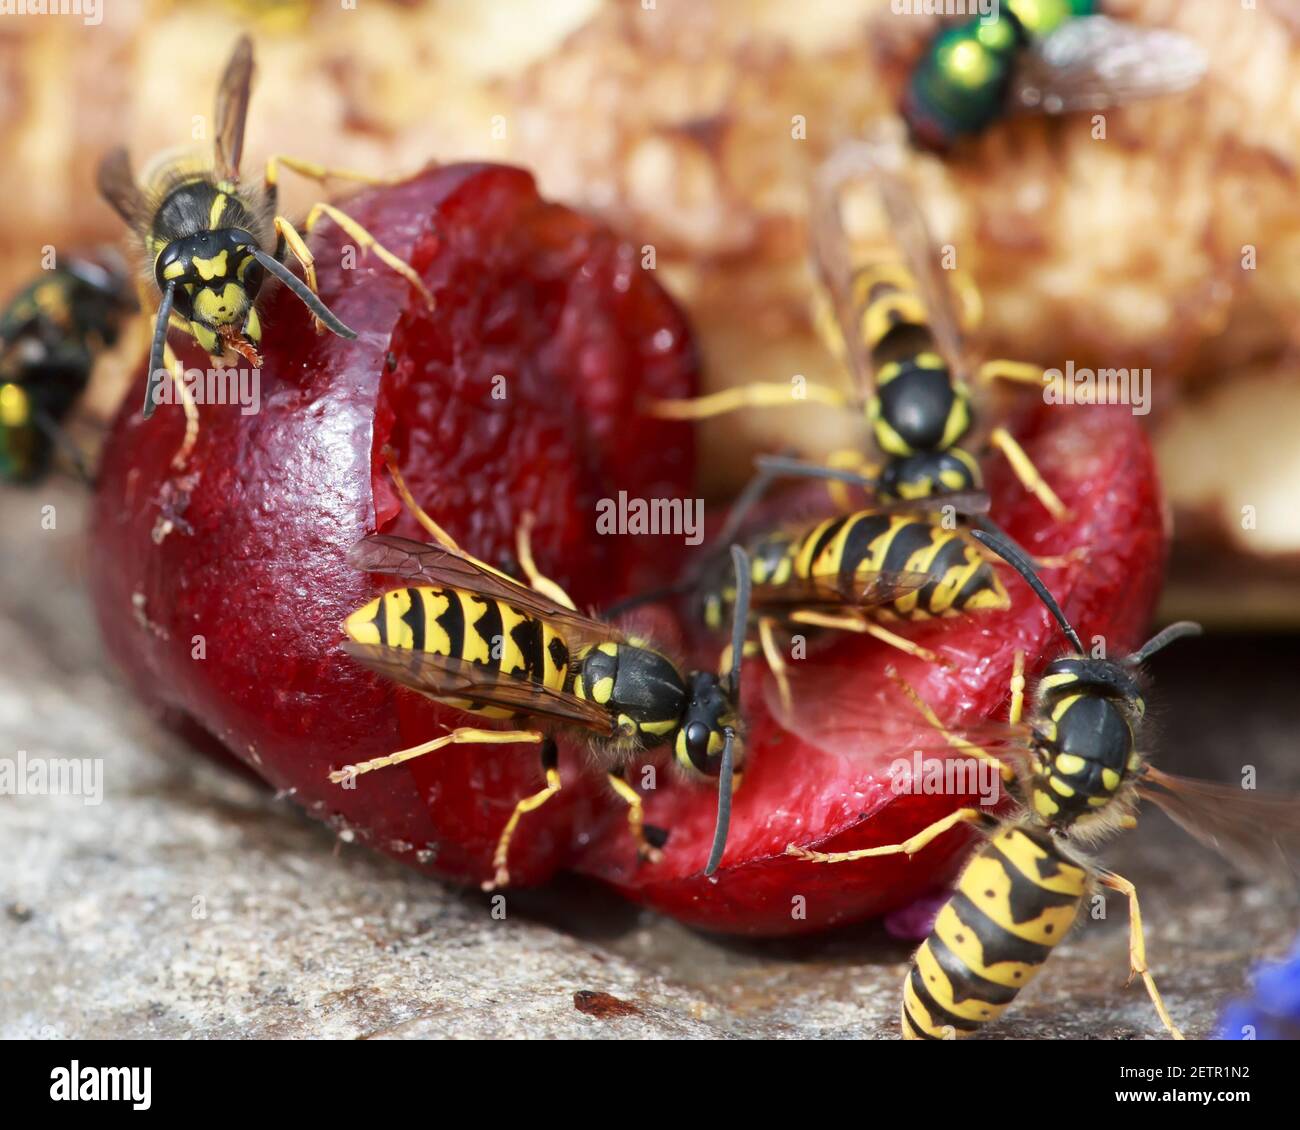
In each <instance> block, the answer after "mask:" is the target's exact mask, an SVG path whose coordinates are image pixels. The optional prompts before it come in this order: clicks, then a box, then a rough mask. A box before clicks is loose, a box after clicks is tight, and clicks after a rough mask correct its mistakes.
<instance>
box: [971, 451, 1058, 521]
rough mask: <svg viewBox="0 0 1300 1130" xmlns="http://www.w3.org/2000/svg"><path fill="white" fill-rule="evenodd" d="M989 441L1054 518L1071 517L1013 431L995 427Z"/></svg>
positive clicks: (1026, 488) (1025, 486)
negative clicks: (1012, 436)
mask: <svg viewBox="0 0 1300 1130" xmlns="http://www.w3.org/2000/svg"><path fill="white" fill-rule="evenodd" d="M989 443H991V444H992V445H993V446H994V447H996V448H997V449H998V450H999V451H1001V452H1002V454H1003V455H1005V456H1006V457H1007V462H1008V463H1010V464H1011V469H1012V470H1013V471H1014V472H1015V473H1016V478H1018V479H1019V480H1020V482H1021V484H1022V485H1023V486H1024V488H1025V490H1027V491H1028V492H1029V493H1030V494H1032V495H1033V496H1034V497H1035V498H1037V499H1038V501H1039V502H1041V503H1042V504H1043V505H1044V506H1045V507H1046V508H1047V512H1048V513H1049V514H1050V515H1051V516H1052V517H1053V518H1055V519H1056V520H1057V521H1058V522H1064V521H1066V520H1068V519H1069V517H1070V511H1069V510H1068V509H1067V508H1066V506H1065V504H1064V503H1063V502H1062V501H1061V500H1060V499H1059V498H1057V496H1056V492H1055V491H1054V490H1052V488H1051V487H1049V486H1048V485H1047V481H1046V480H1045V479H1044V478H1043V476H1042V475H1040V474H1039V473H1038V468H1037V467H1035V466H1034V464H1033V461H1032V460H1031V459H1030V458H1029V456H1028V455H1026V454H1025V449H1024V448H1023V447H1021V446H1020V444H1018V443H1017V442H1016V441H1015V440H1014V439H1012V438H1011V433H1010V432H1009V431H1007V430H1006V428H994V429H993V432H992V434H991V435H990V436H989Z"/></svg>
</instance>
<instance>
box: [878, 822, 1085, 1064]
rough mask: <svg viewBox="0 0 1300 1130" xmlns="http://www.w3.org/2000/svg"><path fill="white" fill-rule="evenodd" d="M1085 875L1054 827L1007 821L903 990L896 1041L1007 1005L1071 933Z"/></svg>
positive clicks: (946, 1033)
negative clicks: (1063, 847)
mask: <svg viewBox="0 0 1300 1130" xmlns="http://www.w3.org/2000/svg"><path fill="white" fill-rule="evenodd" d="M1088 883H1089V875H1088V872H1087V870H1086V869H1085V868H1083V867H1081V866H1080V865H1079V864H1078V863H1075V862H1074V861H1072V860H1071V859H1069V858H1068V857H1066V856H1065V855H1063V854H1061V850H1060V846H1059V845H1058V844H1057V843H1056V842H1055V841H1054V840H1053V838H1052V836H1051V834H1050V833H1049V832H1048V831H1047V830H1046V829H1043V828H1040V827H1033V826H1030V825H1026V824H1016V825H1011V826H1008V827H1004V828H1003V829H1002V830H1001V831H999V832H998V833H997V834H996V835H994V837H993V838H992V839H991V840H990V841H989V842H988V843H987V844H986V845H985V846H984V848H983V849H982V850H981V851H980V852H979V853H978V854H977V855H976V856H975V858H974V859H972V860H971V861H970V863H969V864H967V866H966V870H965V871H963V872H962V875H961V878H960V879H959V880H958V881H957V890H956V891H955V892H954V894H953V896H952V898H951V899H949V900H948V902H947V903H945V904H944V907H943V909H942V910H941V911H940V912H939V916H938V918H937V919H936V920H935V923H934V929H933V930H932V931H931V933H930V936H929V937H928V938H927V939H926V940H925V941H924V942H923V943H922V944H921V948H920V949H919V950H917V951H916V956H915V957H914V958H913V959H912V968H911V971H910V972H909V973H908V976H907V981H906V983H905V984H904V987H903V1013H902V1021H903V1038H904V1039H908V1040H941V1039H961V1038H962V1037H965V1036H970V1035H972V1034H973V1033H975V1032H976V1031H978V1030H979V1028H980V1026H981V1025H983V1024H987V1023H988V1022H989V1021H991V1020H995V1019H997V1017H998V1016H1000V1015H1001V1014H1002V1012H1003V1011H1004V1010H1005V1009H1006V1008H1007V1006H1008V1005H1010V1004H1011V1002H1012V1001H1013V1000H1014V999H1015V997H1016V994H1017V993H1018V992H1019V991H1020V990H1021V989H1022V988H1024V986H1025V985H1027V984H1029V982H1030V981H1032V980H1033V979H1034V977H1035V976H1036V975H1037V973H1038V971H1039V969H1040V968H1041V967H1042V965H1043V962H1045V961H1046V960H1047V958H1048V956H1049V955H1050V954H1051V952H1052V949H1053V947H1054V946H1055V945H1056V944H1057V943H1058V942H1059V941H1060V940H1061V939H1062V938H1063V937H1065V935H1066V933H1067V932H1068V931H1069V929H1070V926H1071V924H1072V923H1073V922H1074V919H1075V916H1076V914H1077V913H1078V910H1079V904H1080V903H1081V902H1082V901H1083V898H1084V895H1085V894H1086V893H1087V891H1088Z"/></svg>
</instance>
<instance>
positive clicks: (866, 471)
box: [826, 447, 880, 511]
mask: <svg viewBox="0 0 1300 1130" xmlns="http://www.w3.org/2000/svg"><path fill="white" fill-rule="evenodd" d="M826 466H828V467H830V468H832V469H833V470H836V471H851V472H853V473H854V474H856V475H861V476H862V477H863V478H864V479H875V478H877V477H878V476H879V474H880V468H879V467H877V466H876V465H875V464H874V463H872V462H870V460H868V459H867V457H866V456H865V455H864V454H863V453H862V452H860V451H854V450H853V449H852V448H844V447H842V448H838V449H837V450H835V451H832V452H831V453H830V454H829V455H828V456H827V457H826ZM826 489H827V490H828V491H829V492H830V496H831V501H832V502H834V503H835V505H836V506H837V507H838V508H839V509H840V510H844V511H851V510H855V509H857V504H856V503H855V501H854V499H853V495H852V494H851V493H850V490H849V485H848V484H847V483H844V482H840V481H837V480H835V479H831V480H830V482H829V483H828V485H827V488H826Z"/></svg>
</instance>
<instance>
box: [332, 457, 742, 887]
mask: <svg viewBox="0 0 1300 1130" xmlns="http://www.w3.org/2000/svg"><path fill="white" fill-rule="evenodd" d="M390 471H392V472H393V479H394V482H395V483H396V484H397V488H398V492H399V494H401V495H402V498H403V500H404V502H405V503H406V505H407V506H408V507H410V509H411V511H412V513H414V514H415V516H416V518H417V519H418V520H419V521H420V523H421V525H422V526H423V527H424V528H425V529H426V530H428V531H429V533H430V534H431V535H432V536H433V538H434V541H435V542H436V544H425V543H421V542H416V541H410V540H408V539H405V538H397V537H390V536H386V535H377V536H371V537H367V538H363V539H362V540H361V541H359V542H358V543H357V544H356V545H355V546H354V547H353V549H352V551H351V555H350V560H351V562H352V563H353V564H354V565H355V566H356V567H357V568H358V569H362V570H364V571H366V572H370V573H381V574H384V575H386V576H392V577H400V578H402V579H404V580H406V581H408V582H411V583H410V584H408V585H407V586H405V587H402V588H397V589H393V590H391V591H389V592H386V593H384V594H383V595H382V596H379V597H376V598H375V599H374V600H371V601H370V602H368V603H367V604H365V605H363V606H362V607H361V608H359V609H357V610H356V611H355V612H353V613H352V614H351V615H349V616H348V617H347V619H346V620H345V621H344V624H343V631H344V634H345V635H346V636H347V640H346V641H345V642H344V644H343V648H344V650H345V651H346V652H347V653H348V654H349V655H350V656H352V657H353V658H354V659H355V660H357V661H358V662H359V663H361V664H363V665H364V666H366V667H368V668H370V669H371V670H373V671H375V672H377V673H379V674H381V675H384V676H385V677H387V678H389V679H392V680H393V681H394V682H396V683H398V684H399V685H401V686H403V687H406V688H408V689H410V690H414V691H417V692H419V693H421V694H424V695H427V696H428V697H430V698H432V699H434V700H435V701H437V702H443V703H446V704H448V705H451V706H455V707H457V708H459V709H462V710H466V711H469V712H472V713H478V714H483V715H486V716H489V717H496V718H508V717H516V716H519V717H523V718H531V719H534V720H536V722H537V723H541V724H544V723H546V722H551V723H554V724H555V725H556V726H560V727H568V728H576V729H580V730H585V731H587V732H588V733H589V734H590V735H591V743H590V744H591V750H592V753H593V755H594V758H595V760H596V762H597V763H598V764H599V765H601V766H602V767H603V768H604V769H605V771H606V773H607V775H608V780H609V783H610V786H611V787H612V788H613V789H614V791H615V792H616V793H617V794H618V795H619V797H620V798H621V799H622V800H623V801H624V802H625V803H626V804H627V805H628V823H629V826H630V827H631V829H632V833H633V835H634V837H635V838H636V840H637V844H638V850H639V851H640V853H641V855H642V857H643V858H647V859H650V860H651V861H653V860H655V859H657V858H658V848H659V846H661V845H662V839H660V842H659V843H653V842H651V840H652V839H655V838H659V837H658V836H657V835H656V833H654V832H653V831H652V830H651V829H649V828H647V827H646V826H645V824H644V821H643V818H642V804H641V798H640V795H639V794H638V793H637V792H636V790H635V789H634V788H633V787H632V786H631V785H630V784H629V783H628V782H627V780H626V777H625V774H626V770H627V767H628V765H629V764H630V763H631V762H632V761H633V760H634V759H635V758H637V757H639V756H640V755H642V754H643V753H646V752H648V751H652V750H654V749H656V748H659V747H662V746H664V745H667V744H671V746H672V751H673V759H674V763H675V764H676V766H677V767H678V768H679V769H680V770H681V771H682V772H683V774H684V775H685V776H686V777H687V778H688V779H691V780H695V781H704V780H711V779H716V780H717V781H718V820H717V828H716V831H715V835H714V842H713V847H712V850H711V851H710V853H709V860H708V863H707V865H706V868H705V873H706V874H710V875H711V874H713V872H714V871H715V870H716V869H717V867H718V864H719V863H720V862H721V859H722V853H723V851H724V850H725V848H726V841H727V830H728V827H729V824H730V818H731V795H732V790H733V785H734V783H735V781H736V779H737V775H738V774H739V772H740V770H741V766H742V764H743V761H744V747H743V743H742V740H741V734H740V725H741V721H740V701H739V700H740V665H741V660H742V657H743V654H744V631H745V619H746V608H747V603H748V598H747V595H746V589H747V587H748V576H749V567H748V561H747V559H746V557H745V554H744V551H743V550H741V549H740V548H739V547H736V548H734V549H733V551H732V557H733V560H734V565H735V570H736V578H737V585H738V586H739V589H740V595H739V596H738V597H737V600H736V608H737V611H736V617H735V630H734V631H733V640H732V647H731V648H730V649H728V651H727V653H726V658H725V660H724V667H725V668H726V674H724V675H715V674H713V673H712V672H708V671H692V672H684V671H683V670H682V669H681V667H679V666H678V665H677V664H676V663H674V662H673V661H672V660H671V659H669V658H668V657H667V656H666V655H664V654H663V653H662V652H660V651H658V650H656V649H655V648H654V647H653V646H652V645H651V644H650V643H649V642H648V641H646V640H643V639H640V638H638V637H635V636H630V635H626V634H624V633H622V632H620V631H618V629H616V628H614V627H612V626H611V625H610V624H607V623H602V622H601V621H599V620H594V619H591V618H590V617H587V616H584V615H582V614H581V613H579V612H577V611H576V610H575V608H574V605H573V602H572V600H570V599H569V597H568V595H567V594H566V593H565V592H564V590H563V589H561V588H560V587H559V586H558V585H557V584H556V583H555V582H554V581H552V580H550V579H549V578H547V577H545V576H543V575H541V574H540V573H538V572H537V570H536V568H535V566H534V565H533V561H532V553H531V550H530V548H529V541H528V536H527V529H528V526H527V524H525V525H524V526H523V527H521V530H520V538H519V561H520V563H521V566H522V568H523V569H524V571H525V574H526V575H527V576H528V578H529V581H530V585H531V587H530V586H528V585H524V584H521V583H520V582H518V581H516V580H514V579H513V578H511V577H509V576H507V575H506V574H504V573H502V572H500V571H498V570H496V569H494V568H492V567H491V566H490V565H487V564H485V563H484V562H482V561H479V560H478V559H477V558H475V557H472V556H471V555H469V554H468V553H466V552H464V551H463V550H462V549H461V548H460V547H459V546H458V545H457V544H456V543H455V542H454V541H453V540H451V538H450V537H449V535H447V534H446V532H445V531H443V530H442V528H441V527H440V526H438V524H437V523H436V522H434V521H433V520H432V519H431V518H430V517H429V516H428V515H427V514H425V513H424V511H423V510H421V509H420V507H419V506H418V504H416V502H415V501H414V499H413V498H411V496H410V494H409V492H408V491H407V489H406V486H405V483H404V482H403V480H402V478H401V476H400V474H398V473H397V472H396V468H395V467H394V466H392V465H391V464H390ZM458 743H469V744H493V745H499V744H515V743H531V744H538V745H540V747H541V760H542V771H543V773H544V775H545V780H546V784H545V787H544V788H542V789H541V790H540V791H538V792H536V793H534V794H532V795H531V796H528V797H525V798H523V799H521V800H520V801H519V802H518V803H517V804H516V805H515V809H514V812H513V813H512V814H511V816H510V819H509V820H508V821H507V823H506V826H505V828H504V830H503V831H502V833H501V836H500V839H499V840H498V842H497V848H496V852H495V854H494V857H493V868H494V870H495V876H494V878H493V879H492V880H491V881H490V882H487V883H485V884H484V889H485V890H491V889H493V888H494V887H500V886H504V885H506V884H507V883H508V882H509V869H508V866H507V863H508V857H509V851H510V843H511V840H512V838H513V836H514V833H515V829H516V827H517V826H518V824H519V821H520V819H521V818H522V817H523V815H524V814H525V813H528V812H532V811H534V810H535V809H537V808H539V807H540V806H541V805H543V804H545V803H546V801H548V800H549V799H550V798H551V797H553V796H554V795H555V794H556V793H557V792H559V791H560V773H559V767H558V752H557V749H556V744H555V739H554V737H553V736H552V735H551V734H550V732H548V730H547V729H542V728H536V727H530V728H528V729H515V730H488V729H478V728H471V727H462V728H458V729H456V730H453V731H452V732H451V733H449V734H445V735H443V736H442V737H439V738H435V739H433V740H432V741H429V742H425V743H423V744H421V745H418V746H413V747H412V748H410V749H405V750H401V751H399V752H397V753H393V754H389V755H387V756H385V757H380V758H375V759H373V760H370V761H366V762H363V763H361V764H358V765H350V766H346V767H345V768H343V769H341V770H338V771H336V772H334V773H333V774H331V779H332V780H334V781H335V782H336V783H340V782H345V781H348V780H350V779H353V778H355V777H356V776H357V775H358V774H361V773H368V772H371V771H373V770H375V769H381V768H384V767H386V766H391V765H398V764H400V763H402V762H404V761H409V760H410V759H412V758H415V757H420V756H423V755H424V754H426V753H430V752H432V751H434V750H437V749H442V748H443V747H445V746H448V745H452V744H458Z"/></svg>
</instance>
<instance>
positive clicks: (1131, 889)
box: [1098, 871, 1183, 1040]
mask: <svg viewBox="0 0 1300 1130" xmlns="http://www.w3.org/2000/svg"><path fill="white" fill-rule="evenodd" d="M1098 878H1099V879H1100V880H1101V883H1102V885H1103V886H1107V887H1109V888H1110V889H1111V890H1112V891H1118V892H1119V893H1120V894H1121V895H1124V896H1125V897H1126V898H1127V899H1128V928H1129V931H1128V962H1129V981H1130V982H1131V981H1132V980H1133V978H1134V977H1141V978H1142V983H1143V984H1144V985H1146V987H1147V994H1148V995H1149V996H1150V997H1151V1003H1152V1004H1153V1005H1155V1006H1156V1014H1157V1015H1158V1016H1159V1017H1160V1023H1161V1024H1163V1025H1164V1026H1165V1027H1166V1028H1167V1029H1168V1030H1169V1034H1170V1035H1171V1036H1173V1038H1174V1039H1175V1040H1181V1039H1182V1038H1183V1034H1182V1033H1181V1032H1180V1031H1179V1030H1178V1026H1177V1025H1176V1024H1175V1023H1174V1022H1173V1020H1172V1019H1171V1018H1170V1016H1169V1012H1168V1010H1167V1009H1166V1008H1165V1002H1164V1000H1163V999H1161V996H1160V990H1159V989H1157V988H1156V981H1155V978H1154V977H1152V976H1151V970H1150V969H1149V968H1148V967H1147V947H1146V941H1145V939H1144V938H1143V936H1142V911H1141V909H1140V908H1139V907H1138V896H1137V888H1136V887H1135V886H1134V885H1133V884H1132V883H1130V882H1129V881H1128V880H1127V879H1125V878H1124V876H1123V875H1116V874H1115V873H1114V872H1113V871H1103V872H1102V873H1101V874H1100V875H1099V876H1098Z"/></svg>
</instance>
